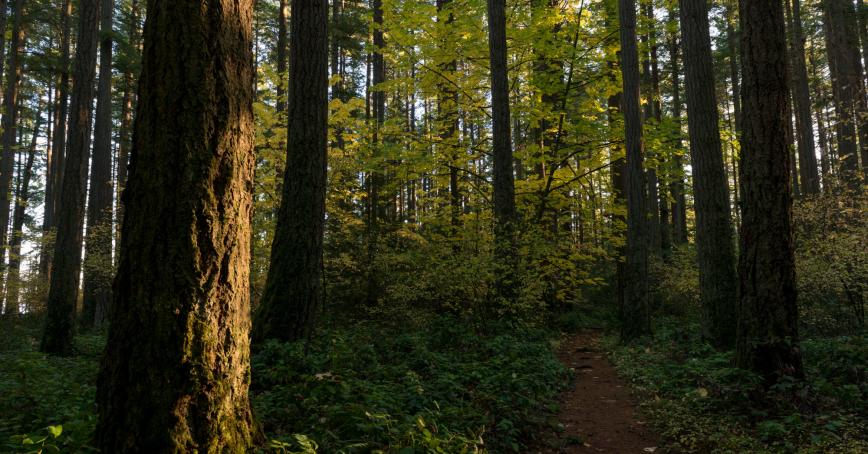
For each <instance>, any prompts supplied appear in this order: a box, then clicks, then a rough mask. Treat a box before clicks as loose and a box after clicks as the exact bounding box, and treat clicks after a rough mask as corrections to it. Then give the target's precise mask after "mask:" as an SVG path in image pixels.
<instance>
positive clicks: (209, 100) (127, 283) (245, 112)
mask: <svg viewBox="0 0 868 454" xmlns="http://www.w3.org/2000/svg"><path fill="white" fill-rule="evenodd" d="M148 6H149V8H148V15H147V20H146V25H145V31H144V40H145V45H144V55H143V63H142V74H141V79H140V84H139V103H138V106H137V110H136V111H137V115H136V126H135V133H134V137H135V138H134V143H133V150H132V157H131V164H130V176H129V181H128V184H127V188H126V190H125V191H124V199H125V200H124V202H125V206H126V214H125V216H124V226H123V233H122V235H121V245H120V256H121V257H120V261H119V265H118V274H117V278H116V280H115V286H114V289H115V292H114V296H113V302H112V304H113V308H114V309H113V310H112V312H111V324H110V327H109V334H108V342H107V345H106V351H105V355H104V357H103V360H102V364H101V370H100V374H99V379H98V383H97V404H98V414H99V418H98V422H97V428H96V437H95V439H96V447H97V448H99V449H100V450H101V451H102V452H107V453H108V452H248V450H250V449H251V447H252V444H253V438H254V433H255V429H254V427H253V422H252V417H251V411H250V404H249V401H248V387H249V383H250V364H249V362H250V361H249V358H250V347H249V345H250V343H249V338H248V331H249V328H250V293H249V281H248V279H249V271H250V269H249V263H250V243H249V241H250V214H251V206H252V195H251V191H252V187H253V162H254V157H253V144H254V131H253V105H252V100H253V68H252V63H253V61H252V60H253V59H252V43H253V37H252V35H253V30H252V24H253V22H252V19H253V0H240V1H239V0H209V1H205V0H178V1H171V2H158V1H152V2H149V5H148Z"/></svg>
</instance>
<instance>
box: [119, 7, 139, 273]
mask: <svg viewBox="0 0 868 454" xmlns="http://www.w3.org/2000/svg"><path fill="white" fill-rule="evenodd" d="M127 20H128V21H129V29H128V31H127V34H128V36H129V40H130V43H131V44H132V47H133V48H134V49H136V50H138V48H139V2H138V0H132V1H131V2H130V14H129V16H128V18H127ZM135 79H136V75H135V74H133V71H132V69H130V68H127V70H126V71H125V72H124V93H123V95H122V96H121V129H120V137H119V139H120V140H119V141H118V142H119V143H118V158H117V159H118V162H117V177H116V179H115V192H116V197H117V198H116V200H117V202H116V203H117V205H116V209H115V244H120V234H121V225H122V224H123V218H124V217H123V213H124V210H123V209H124V204H123V200H122V197H121V195H122V194H123V190H124V187H125V186H126V185H127V174H128V167H129V162H130V148H131V147H132V137H131V134H132V127H133V104H134V103H135V97H136V93H135V86H134V84H135V82H134V81H135ZM115 259H117V254H115Z"/></svg>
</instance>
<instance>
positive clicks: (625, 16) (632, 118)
mask: <svg viewBox="0 0 868 454" xmlns="http://www.w3.org/2000/svg"><path fill="white" fill-rule="evenodd" d="M618 10H619V11H618V13H619V18H620V21H621V27H620V35H621V73H622V76H623V98H622V99H623V102H622V104H623V106H622V109H623V112H624V137H625V146H626V150H627V152H626V154H627V166H626V169H625V170H626V189H627V249H626V259H627V263H626V267H625V276H624V281H625V287H624V304H623V306H622V308H621V339H622V340H623V341H630V340H633V339H636V338H638V337H641V336H644V335H647V334H650V333H651V318H650V314H649V307H648V221H647V220H646V213H647V210H646V208H645V206H646V205H645V173H644V169H643V164H642V161H643V159H644V145H643V139H642V112H641V107H640V106H639V102H640V99H641V98H640V93H639V51H638V49H637V44H636V3H635V0H618Z"/></svg>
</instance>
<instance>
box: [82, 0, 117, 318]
mask: <svg viewBox="0 0 868 454" xmlns="http://www.w3.org/2000/svg"><path fill="white" fill-rule="evenodd" d="M100 1H101V2H102V3H101V4H100V30H101V31H100V43H99V85H98V87H97V99H96V121H95V123H94V133H93V157H92V158H91V167H90V192H89V194H88V201H87V240H86V241H85V251H84V254H85V255H84V256H85V261H84V296H83V300H82V303H83V304H82V314H81V323H82V327H84V328H89V327H91V326H94V325H95V326H101V325H102V324H103V322H105V321H106V319H107V315H108V311H109V303H110V302H111V282H110V280H111V275H112V261H111V256H112V199H113V197H112V196H113V192H114V188H113V187H112V83H111V79H112V13H113V12H114V0H100Z"/></svg>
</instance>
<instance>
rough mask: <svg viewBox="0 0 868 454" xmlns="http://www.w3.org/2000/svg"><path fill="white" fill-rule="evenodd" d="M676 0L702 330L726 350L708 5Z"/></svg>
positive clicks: (727, 266) (728, 226) (728, 336)
mask: <svg viewBox="0 0 868 454" xmlns="http://www.w3.org/2000/svg"><path fill="white" fill-rule="evenodd" d="M679 4H680V6H681V36H682V39H683V48H684V68H685V75H686V77H685V82H686V85H687V122H688V132H689V134H690V161H691V165H692V167H693V198H694V204H695V211H696V255H697V257H698V258H699V293H700V300H701V303H702V309H703V335H704V336H705V337H706V338H707V339H708V340H709V341H711V343H712V344H713V345H714V346H716V347H718V348H724V349H725V348H729V347H731V346H732V345H733V343H734V341H735V329H736V308H735V302H736V294H735V292H736V275H735V251H734V246H735V245H734V243H733V241H734V238H733V231H732V219H731V217H730V205H729V190H728V184H727V182H726V170H725V169H724V163H723V150H722V148H721V143H720V130H719V129H718V123H719V118H718V112H717V96H716V95H715V85H714V66H713V63H712V57H711V38H710V36H709V29H708V27H709V25H708V4H707V3H706V1H705V0H680V2H679Z"/></svg>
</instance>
